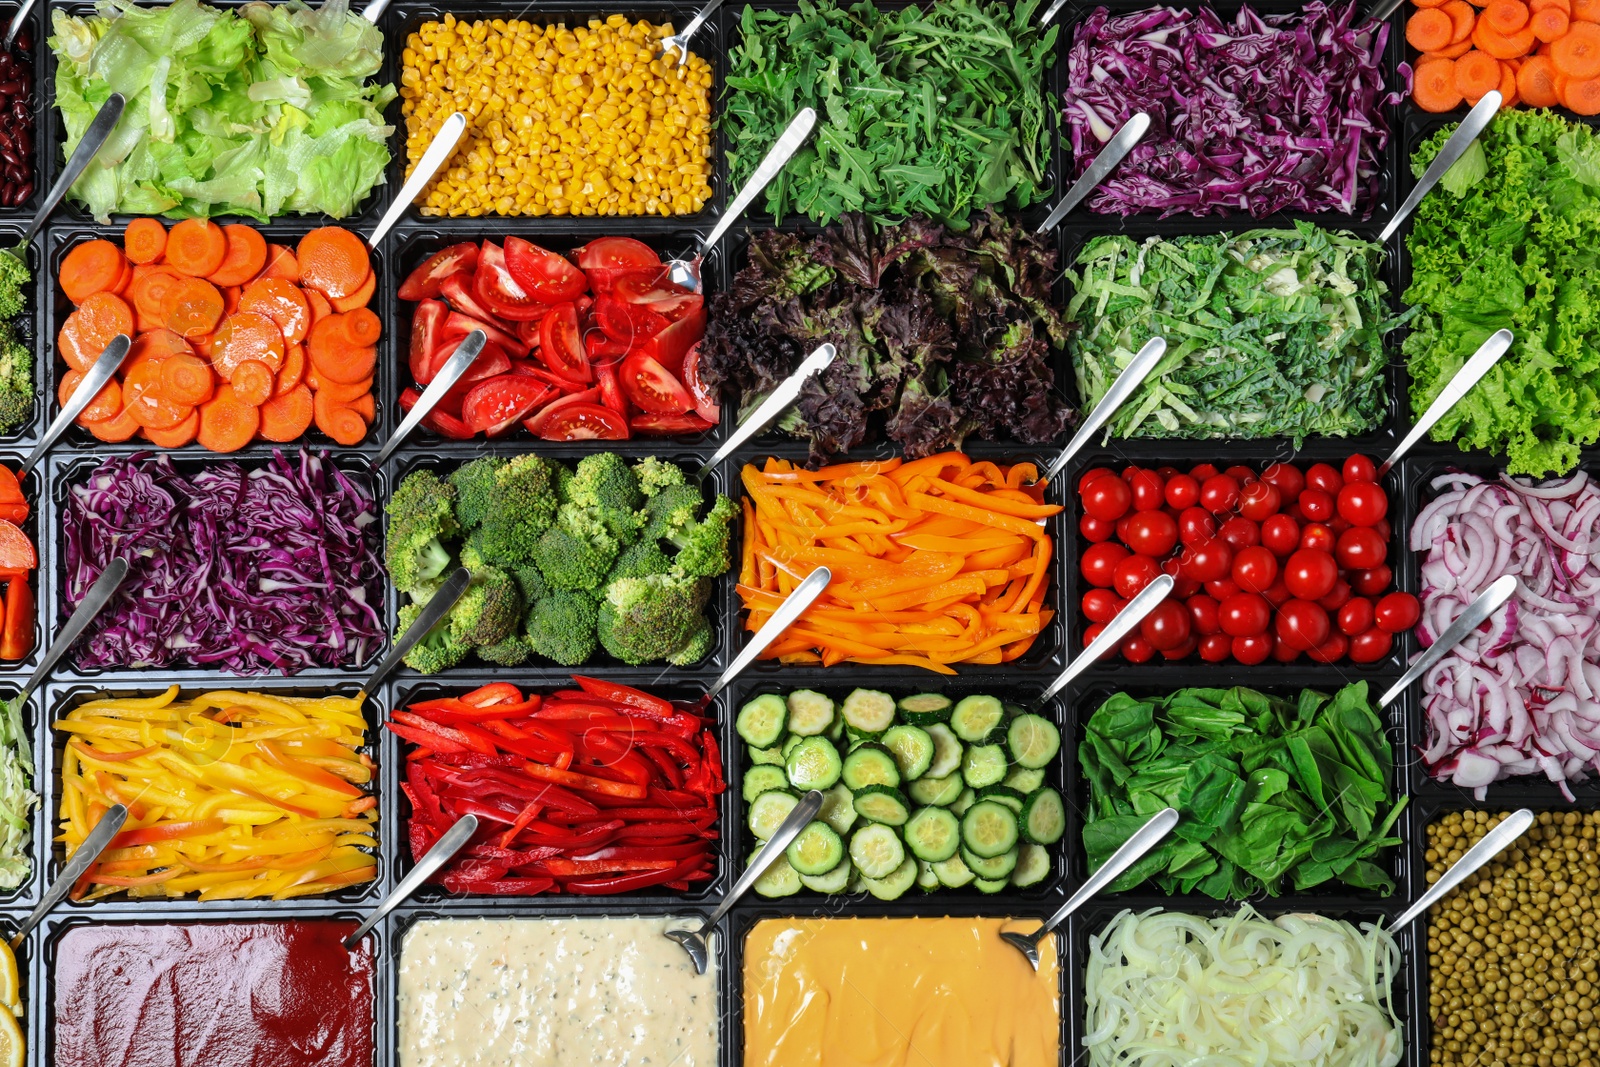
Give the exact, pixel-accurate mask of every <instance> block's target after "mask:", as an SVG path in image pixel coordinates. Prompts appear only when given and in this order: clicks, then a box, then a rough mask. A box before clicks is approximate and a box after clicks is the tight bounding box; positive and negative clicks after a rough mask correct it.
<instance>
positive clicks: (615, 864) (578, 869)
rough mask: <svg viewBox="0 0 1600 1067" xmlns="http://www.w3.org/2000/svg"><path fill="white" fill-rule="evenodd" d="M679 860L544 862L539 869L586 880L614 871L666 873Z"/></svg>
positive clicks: (564, 876)
mask: <svg viewBox="0 0 1600 1067" xmlns="http://www.w3.org/2000/svg"><path fill="white" fill-rule="evenodd" d="M679 862H680V861H678V860H643V859H640V860H561V859H554V860H544V861H542V862H541V863H539V864H538V867H539V868H540V869H541V870H542V871H543V872H546V873H549V874H552V875H554V876H555V877H557V878H586V877H588V876H589V875H592V874H607V873H609V872H612V871H665V870H671V869H672V868H673V867H676V866H677V865H678V863H679Z"/></svg>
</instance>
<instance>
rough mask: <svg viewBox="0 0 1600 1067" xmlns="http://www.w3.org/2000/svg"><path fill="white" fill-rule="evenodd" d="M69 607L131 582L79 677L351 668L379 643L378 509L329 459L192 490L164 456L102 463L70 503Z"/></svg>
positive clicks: (231, 474)
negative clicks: (116, 580)
mask: <svg viewBox="0 0 1600 1067" xmlns="http://www.w3.org/2000/svg"><path fill="white" fill-rule="evenodd" d="M65 526H66V530H65V539H66V597H67V607H68V608H69V609H71V608H73V607H76V606H77V604H78V602H79V601H80V600H82V599H83V596H84V593H85V592H87V591H88V589H89V586H90V585H91V584H93V582H94V580H95V579H96V578H98V577H99V576H100V572H101V571H102V570H104V569H105V566H106V564H107V563H109V562H110V561H111V560H112V559H114V558H115V557H117V556H119V555H125V556H127V557H128V560H129V563H130V564H131V566H130V567H129V569H128V577H127V578H126V579H125V580H124V581H123V584H122V588H121V589H119V590H118V591H117V595H116V597H115V598H114V599H113V600H112V601H111V603H110V604H109V605H107V606H106V609H105V611H103V612H101V613H100V616H99V618H97V619H96V620H95V621H94V622H93V623H91V624H90V626H89V629H88V630H87V631H86V632H85V634H84V636H83V638H82V639H81V640H80V642H79V644H78V646H77V653H76V654H77V656H78V666H79V668H80V669H82V670H103V669H107V668H146V667H224V668H226V669H228V670H230V671H233V672H235V673H237V674H265V673H268V672H273V671H276V672H280V673H283V674H294V673H295V672H297V671H301V670H305V669H307V668H315V667H346V666H349V667H354V666H359V665H361V664H362V663H365V662H366V661H367V660H368V658H370V657H371V656H372V655H373V654H374V653H375V652H376V651H377V650H378V649H379V648H380V647H381V645H382V643H383V638H384V627H383V623H382V620H380V619H379V617H378V615H379V608H380V607H381V605H382V596H383V585H382V582H383V577H382V576H383V571H382V569H381V567H380V563H379V558H378V535H379V525H378V508H377V505H376V504H375V503H374V502H373V499H372V495H371V493H369V492H368V491H367V490H365V489H363V488H361V487H359V486H357V485H356V484H355V483H353V482H352V481H351V480H350V479H349V478H346V477H345V475H344V473H343V472H341V471H340V470H339V469H338V468H337V467H335V466H334V465H333V464H332V463H331V462H329V461H328V460H327V458H326V455H325V454H319V455H311V454H310V453H308V452H306V451H305V450H303V449H302V450H301V452H300V461H299V464H298V466H296V465H295V464H293V463H291V462H289V461H288V460H287V459H285V458H284V456H283V455H282V453H276V452H275V453H274V454H273V457H272V461H271V462H270V463H268V464H267V465H265V466H264V467H260V468H258V469H256V470H251V471H246V470H245V469H244V468H243V467H241V466H239V464H237V463H231V462H224V463H215V464H212V465H210V466H208V467H206V468H205V469H204V470H202V471H200V472H199V473H197V474H195V475H194V476H193V477H192V478H189V477H185V476H184V475H182V474H179V473H178V472H177V471H176V470H174V469H173V466H172V463H171V461H170V460H168V458H167V457H166V456H159V455H152V454H151V453H148V452H138V453H134V454H132V455H130V456H126V457H118V458H114V459H109V460H106V461H105V462H104V463H102V464H101V465H100V466H99V467H97V468H95V470H94V472H93V473H92V474H90V475H89V477H88V479H87V480H86V481H84V482H83V483H82V484H79V485H74V486H72V487H71V488H70V490H69V492H68V495H67V506H66V519H65Z"/></svg>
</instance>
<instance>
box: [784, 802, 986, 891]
mask: <svg viewBox="0 0 1600 1067" xmlns="http://www.w3.org/2000/svg"><path fill="white" fill-rule="evenodd" d="M763 795H770V794H763ZM758 800H759V798H758ZM961 843H962V844H963V845H965V846H966V847H967V849H968V850H969V851H971V852H972V853H973V855H976V856H982V857H984V858H988V857H990V856H998V855H1000V854H1001V853H1002V852H1004V851H1006V850H1007V849H1009V848H1011V847H1012V846H1013V845H1015V844H1016V843H1017V815H1016V812H1014V811H1012V810H1011V809H1010V808H1008V807H1006V806H1005V805H1004V804H1000V803H996V802H995V801H993V800H980V801H978V802H977V803H976V804H974V805H972V807H970V808H968V809H967V813H966V814H965V815H963V816H961ZM967 865H968V866H969V867H970V866H972V865H971V863H970V862H969V863H968V864H967ZM973 869H974V870H975V871H977V869H976V868H973ZM977 873H978V875H979V876H982V875H983V872H982V871H977ZM1006 873H1007V874H1010V873H1011V872H1010V871H1007V872H1006ZM989 877H990V878H997V877H999V875H989Z"/></svg>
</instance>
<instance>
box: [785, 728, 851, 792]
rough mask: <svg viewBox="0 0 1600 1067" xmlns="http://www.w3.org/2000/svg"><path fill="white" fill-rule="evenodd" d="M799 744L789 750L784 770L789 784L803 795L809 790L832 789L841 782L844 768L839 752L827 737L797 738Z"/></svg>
mask: <svg viewBox="0 0 1600 1067" xmlns="http://www.w3.org/2000/svg"><path fill="white" fill-rule="evenodd" d="M797 740H798V742H799V743H798V744H796V745H795V746H794V748H792V749H790V750H789V758H788V760H787V761H785V763H784V770H785V771H786V772H787V773H788V775H789V784H790V785H792V786H794V787H795V788H796V789H798V790H800V791H801V792H802V793H803V792H805V791H807V790H809V789H831V788H833V783H835V782H837V781H838V780H839V770H840V768H841V766H842V764H841V762H840V760H839V750H838V749H837V748H835V747H833V742H832V741H829V740H828V739H827V738H826V737H797Z"/></svg>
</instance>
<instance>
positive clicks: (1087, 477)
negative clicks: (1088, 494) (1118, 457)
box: [1078, 467, 1117, 495]
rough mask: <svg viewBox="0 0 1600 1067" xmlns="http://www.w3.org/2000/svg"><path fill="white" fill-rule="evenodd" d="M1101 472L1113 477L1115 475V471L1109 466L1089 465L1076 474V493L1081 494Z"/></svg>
mask: <svg viewBox="0 0 1600 1067" xmlns="http://www.w3.org/2000/svg"><path fill="white" fill-rule="evenodd" d="M1103 474H1109V475H1111V477H1113V478H1115V477H1116V476H1117V472H1116V471H1114V470H1112V469H1111V468H1110V467H1090V468H1089V469H1088V470H1086V471H1084V472H1083V473H1082V474H1080V475H1078V493H1079V494H1080V495H1081V494H1082V493H1083V491H1084V490H1085V489H1086V488H1088V487H1089V485H1090V484H1091V483H1092V482H1093V481H1094V480H1095V479H1096V478H1098V477H1100V476H1101V475H1103Z"/></svg>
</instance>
